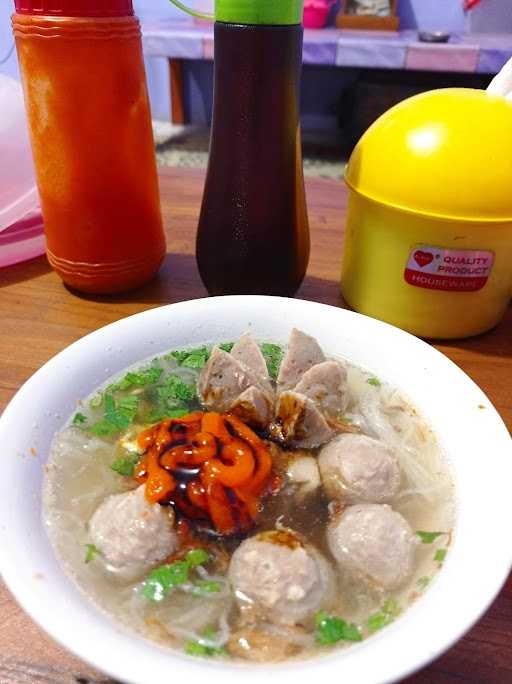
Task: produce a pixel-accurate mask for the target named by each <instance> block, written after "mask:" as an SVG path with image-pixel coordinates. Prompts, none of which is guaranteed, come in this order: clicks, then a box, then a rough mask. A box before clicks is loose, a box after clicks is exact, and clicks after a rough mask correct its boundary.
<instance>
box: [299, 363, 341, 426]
mask: <svg viewBox="0 0 512 684" xmlns="http://www.w3.org/2000/svg"><path fill="white" fill-rule="evenodd" d="M293 391H294V392H297V394H303V395H304V396H305V397H308V399H312V400H313V401H314V402H315V404H316V405H317V406H318V408H319V409H320V410H321V411H322V412H323V413H325V414H326V415H330V416H337V415H339V414H340V413H343V412H344V411H345V409H346V408H347V404H348V388H347V368H346V366H345V365H344V364H343V363H341V362H340V361H324V362H323V363H317V364H316V365H314V366H313V367H312V368H310V369H309V370H308V371H306V372H305V373H304V375H303V376H302V378H301V380H300V381H299V383H298V384H297V385H296V386H295V387H294V390H293Z"/></svg>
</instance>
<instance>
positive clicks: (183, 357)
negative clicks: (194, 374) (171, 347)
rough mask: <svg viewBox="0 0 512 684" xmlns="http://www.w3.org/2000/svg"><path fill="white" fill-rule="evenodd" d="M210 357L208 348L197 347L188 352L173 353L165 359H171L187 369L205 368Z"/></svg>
mask: <svg viewBox="0 0 512 684" xmlns="http://www.w3.org/2000/svg"><path fill="white" fill-rule="evenodd" d="M209 356H210V352H209V351H208V348H207V347H197V348H196V349H189V350H187V351H173V352H171V353H170V354H167V356H166V357H164V358H167V359H169V358H171V359H174V360H175V361H177V362H178V365H180V366H184V367H185V368H203V366H206V362H207V361H208V358H209Z"/></svg>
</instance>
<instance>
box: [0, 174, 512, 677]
mask: <svg viewBox="0 0 512 684" xmlns="http://www.w3.org/2000/svg"><path fill="white" fill-rule="evenodd" d="M160 180H161V190H162V207H163V214H164V220H165V225H166V228H167V236H168V246H169V252H170V253H169V254H168V255H167V258H166V261H165V263H164V266H163V268H162V270H161V272H160V274H159V276H158V278H157V279H155V280H154V281H153V282H152V283H150V284H149V285H147V286H146V287H144V288H142V289H140V290H138V291H137V292H134V293H130V294H127V295H123V296H117V297H109V298H99V297H90V296H79V295H76V294H72V293H71V292H69V291H68V290H67V289H66V288H65V287H63V285H62V284H61V282H60V280H59V279H58V278H57V276H56V275H55V274H53V273H52V271H51V270H50V268H49V266H48V264H47V262H46V260H45V259H44V258H43V257H41V258H39V259H35V260H33V261H31V262H28V263H26V264H21V265H18V266H13V267H10V268H8V269H4V270H0V320H1V321H2V325H1V327H0V409H3V408H4V407H5V405H6V404H7V402H8V401H9V399H11V397H12V396H13V395H14V393H15V392H16V390H17V389H18V388H19V387H20V385H21V384H22V383H23V382H24V381H25V380H26V379H27V378H28V377H29V376H30V375H31V374H32V373H33V372H34V371H35V370H36V369H37V368H39V367H40V366H41V365H42V364H43V363H44V362H45V361H47V360H48V359H49V358H50V357H51V356H53V355H54V354H56V353H57V352H59V351H61V350H62V349H63V348H64V347H65V346H66V345H68V344H70V343H71V342H74V341H75V340H76V339H78V338H79V337H82V336H83V335H86V334H87V333H89V332H91V331H92V330H95V329H96V328H98V327H100V326H102V325H106V324H107V323H110V322H112V321H115V320H118V319H120V318H122V317H124V316H127V315H129V314H133V313H137V312H139V311H144V310H146V309H148V308H151V307H155V306H160V305H162V304H169V303H171V302H178V301H182V300H185V299H193V298H196V297H204V296H206V291H205V290H204V288H203V286H202V284H201V282H200V280H199V275H198V272H197V269H196V263H195V258H194V237H195V229H196V223H197V215H198V210H199V201H200V196H201V191H202V185H203V173H202V172H200V171H191V170H188V171H185V170H183V169H165V170H162V171H161V173H160ZM307 193H308V202H309V212H310V220H311V232H312V254H311V262H310V267H309V271H308V275H307V278H306V280H305V282H304V284H303V286H302V288H301V290H300V292H299V293H298V296H299V297H302V298H304V299H311V300H315V301H319V302H324V303H326V304H332V305H335V306H343V301H342V299H341V295H340V293H339V286H338V276H339V268H340V259H341V252H342V244H343V236H342V232H343V225H344V215H345V211H346V203H347V192H346V188H345V187H344V186H342V185H341V184H340V183H338V182H335V181H326V180H310V181H309V182H308V183H307ZM436 347H437V348H438V349H441V350H442V351H443V352H444V353H445V354H447V355H448V356H449V357H450V358H451V359H453V360H454V361H455V362H456V363H457V364H458V365H459V366H461V367H462V368H463V369H464V370H465V371H466V372H467V373H468V374H469V375H470V376H471V377H472V378H473V379H474V380H475V381H476V382H477V383H478V384H479V385H480V386H481V387H482V389H483V390H484V391H485V392H486V393H487V394H488V395H489V397H490V399H491V400H492V401H493V402H494V404H495V406H496V407H497V409H498V410H499V411H500V412H501V415H502V416H503V418H504V419H505V421H506V423H507V425H508V427H509V428H511V427H512V400H511V396H512V394H511V390H510V387H511V381H512V309H509V310H508V313H507V316H506V319H505V321H504V322H503V323H502V324H501V325H500V326H499V327H498V328H496V329H495V330H493V331H491V332H490V333H488V334H486V335H482V336H480V337H478V338H474V339H471V340H466V341H462V342H452V343H443V344H436ZM489 448H492V445H490V447H489ZM6 456H7V455H6V454H2V457H4V458H5V457H6ZM482 466H483V467H485V454H482ZM4 486H6V483H4ZM511 486H512V483H511ZM478 505H479V504H478V501H475V506H478ZM489 534H492V530H489ZM503 541H504V543H510V540H509V539H507V540H503ZM475 543H478V539H475ZM2 552H3V551H2V550H0V553H2ZM442 619H443V616H442V615H440V616H439V620H442ZM70 629H72V616H70ZM433 629H435V625H433ZM0 638H1V647H0V683H1V684H100V683H102V684H107V683H110V684H111V682H110V680H108V678H106V677H104V676H102V675H101V674H99V673H97V672H94V671H93V670H92V669H91V668H89V667H88V666H87V665H85V664H84V663H82V662H81V661H79V660H77V659H76V658H74V657H73V656H71V655H70V654H68V653H67V652H66V651H64V650H63V649H61V648H60V647H59V646H57V645H56V644H55V643H54V642H53V641H52V640H51V639H50V638H49V637H47V636H46V635H45V634H44V633H43V632H42V630H40V629H39V628H38V627H37V626H36V625H35V624H34V623H33V622H32V621H31V620H30V618H29V617H28V616H26V615H25V614H24V613H23V612H22V611H21V609H20V608H19V607H18V606H17V604H16V603H15V601H14V600H13V599H12V597H11V596H10V594H9V592H8V591H7V589H6V588H5V587H4V586H3V585H0ZM91 638H94V635H91ZM511 644H512V581H511V579H510V578H509V581H508V583H507V585H506V587H505V588H504V589H503V590H502V592H501V594H500V596H499V597H498V599H497V600H496V602H495V603H494V605H493V606H492V608H491V609H490V610H489V612H488V613H487V614H486V615H485V617H484V618H483V619H482V620H481V621H480V622H479V624H478V625H477V626H476V627H475V628H474V629H472V630H471V632H470V633H469V634H468V635H467V636H466V637H465V638H464V639H463V640H462V641H460V642H459V643H458V644H457V645H456V646H455V647H454V648H452V649H451V650H450V651H449V652H448V653H447V654H446V655H444V656H443V657H441V658H440V659H439V660H437V661H436V662H435V663H433V664H432V665H431V666H430V667H429V668H427V669H425V670H423V671H422V672H420V673H418V674H417V675H415V676H413V677H411V678H409V679H408V680H407V684H461V683H471V684H508V683H509V682H512V648H511ZM171 679H172V673H170V678H169V681H171ZM148 684H151V683H150V681H149V680H148Z"/></svg>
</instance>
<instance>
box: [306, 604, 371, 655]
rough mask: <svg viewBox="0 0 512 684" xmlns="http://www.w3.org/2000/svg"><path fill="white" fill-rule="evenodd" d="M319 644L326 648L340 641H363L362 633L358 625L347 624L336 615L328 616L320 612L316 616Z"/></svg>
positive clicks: (316, 634)
mask: <svg viewBox="0 0 512 684" xmlns="http://www.w3.org/2000/svg"><path fill="white" fill-rule="evenodd" d="M315 624H316V632H315V638H316V641H317V643H319V644H322V645H324V646H326V645H330V644H335V643H337V642H338V641H342V640H343V641H361V640H362V638H363V637H362V636H361V632H360V631H359V628H358V627H357V625H354V624H351V623H348V622H345V620H342V618H339V617H336V616H335V615H328V614H327V613H326V612H325V611H323V610H322V611H320V612H319V613H317V614H316V616H315Z"/></svg>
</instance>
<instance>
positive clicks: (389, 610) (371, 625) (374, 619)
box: [366, 598, 400, 633]
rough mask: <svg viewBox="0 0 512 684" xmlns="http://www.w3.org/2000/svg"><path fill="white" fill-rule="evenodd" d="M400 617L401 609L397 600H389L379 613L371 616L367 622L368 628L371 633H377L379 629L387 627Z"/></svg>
mask: <svg viewBox="0 0 512 684" xmlns="http://www.w3.org/2000/svg"><path fill="white" fill-rule="evenodd" d="M398 615H400V607H399V605H398V604H397V602H396V601H395V599H392V598H390V599H388V600H387V601H385V603H384V605H383V606H382V608H381V609H380V610H379V612H378V613H374V614H373V615H370V617H369V618H368V620H367V621H366V626H367V627H368V630H369V631H370V632H372V633H373V632H377V631H378V630H379V629H382V628H383V627H386V625H389V623H390V622H393V620H394V619H395V618H396V617H398Z"/></svg>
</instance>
